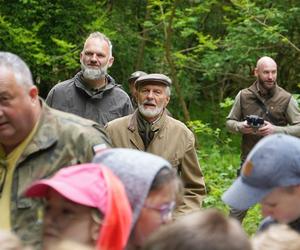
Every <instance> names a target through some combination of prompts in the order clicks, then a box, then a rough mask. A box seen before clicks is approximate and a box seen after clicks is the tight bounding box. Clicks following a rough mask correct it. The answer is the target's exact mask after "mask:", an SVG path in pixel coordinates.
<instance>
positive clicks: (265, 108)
mask: <svg viewBox="0 0 300 250" xmlns="http://www.w3.org/2000/svg"><path fill="white" fill-rule="evenodd" d="M249 91H251V92H252V93H253V94H254V95H255V97H256V100H257V104H258V106H259V107H260V108H261V109H262V110H263V111H264V113H265V115H266V116H267V117H268V118H269V120H270V122H272V123H273V124H275V125H276V119H275V118H274V116H273V115H272V114H271V113H270V111H269V110H268V109H267V107H266V105H265V104H264V102H263V101H262V100H261V99H260V97H259V96H257V94H256V93H255V92H254V91H253V90H251V89H249Z"/></svg>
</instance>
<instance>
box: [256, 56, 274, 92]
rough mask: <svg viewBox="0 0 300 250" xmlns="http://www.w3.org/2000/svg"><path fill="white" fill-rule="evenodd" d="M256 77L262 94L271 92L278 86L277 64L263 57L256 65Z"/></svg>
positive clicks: (269, 58)
mask: <svg viewBox="0 0 300 250" xmlns="http://www.w3.org/2000/svg"><path fill="white" fill-rule="evenodd" d="M254 72H255V76H256V77H257V81H258V83H259V89H260V90H261V91H262V92H269V91H270V90H272V89H273V88H274V87H275V85H276V79H277V64H276V62H275V61H274V60H273V59H272V58H271V57H268V56H263V57H261V58H260V59H259V60H258V61H257V64H256V68H255V71H254Z"/></svg>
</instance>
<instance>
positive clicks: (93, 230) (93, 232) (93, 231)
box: [91, 222, 101, 242]
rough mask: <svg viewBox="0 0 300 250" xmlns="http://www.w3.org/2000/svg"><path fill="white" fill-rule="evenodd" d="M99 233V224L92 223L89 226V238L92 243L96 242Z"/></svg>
mask: <svg viewBox="0 0 300 250" xmlns="http://www.w3.org/2000/svg"><path fill="white" fill-rule="evenodd" d="M100 233H101V224H99V223H95V222H93V224H92V226H91V238H92V240H93V241H94V242H97V240H98V238H99V237H100Z"/></svg>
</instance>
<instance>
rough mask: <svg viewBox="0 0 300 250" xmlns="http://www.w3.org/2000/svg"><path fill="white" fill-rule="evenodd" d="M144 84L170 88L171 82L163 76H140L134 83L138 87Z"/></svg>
mask: <svg viewBox="0 0 300 250" xmlns="http://www.w3.org/2000/svg"><path fill="white" fill-rule="evenodd" d="M144 83H154V84H157V83H160V84H163V85H166V86H171V84H172V81H171V79H170V78H169V77H167V76H166V75H164V74H156V73H155V74H147V75H144V76H140V77H139V78H138V79H137V80H136V81H135V85H136V86H137V85H140V84H144Z"/></svg>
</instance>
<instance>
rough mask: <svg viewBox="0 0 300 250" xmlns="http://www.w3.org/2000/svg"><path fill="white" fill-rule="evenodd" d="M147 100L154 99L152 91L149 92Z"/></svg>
mask: <svg viewBox="0 0 300 250" xmlns="http://www.w3.org/2000/svg"><path fill="white" fill-rule="evenodd" d="M147 98H149V99H153V98H154V93H153V91H152V90H150V91H149V92H148V94H147Z"/></svg>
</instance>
